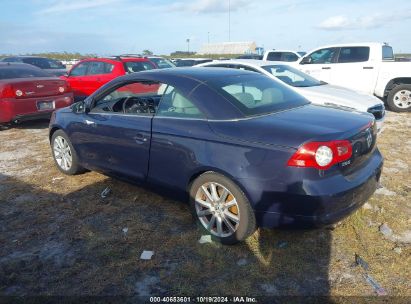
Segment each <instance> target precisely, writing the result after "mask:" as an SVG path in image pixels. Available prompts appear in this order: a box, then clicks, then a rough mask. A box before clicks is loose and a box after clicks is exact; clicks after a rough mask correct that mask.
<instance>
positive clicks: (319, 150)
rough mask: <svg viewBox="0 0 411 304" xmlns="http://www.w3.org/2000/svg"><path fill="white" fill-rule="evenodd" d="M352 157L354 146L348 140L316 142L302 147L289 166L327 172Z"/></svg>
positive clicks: (290, 160) (291, 159)
mask: <svg viewBox="0 0 411 304" xmlns="http://www.w3.org/2000/svg"><path fill="white" fill-rule="evenodd" d="M351 156H352V146H351V143H350V142H349V141H348V140H333V141H327V142H319V141H314V142H309V143H306V144H304V145H302V146H301V147H300V148H299V149H298V150H297V152H295V153H294V155H293V156H292V157H291V158H290V159H289V161H288V163H287V165H288V166H293V167H312V168H317V169H320V170H326V169H328V168H330V167H332V166H333V165H335V164H338V163H340V162H343V161H345V160H348V159H350V158H351Z"/></svg>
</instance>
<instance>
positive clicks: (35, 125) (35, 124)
mask: <svg viewBox="0 0 411 304" xmlns="http://www.w3.org/2000/svg"><path fill="white" fill-rule="evenodd" d="M49 122H50V120H48V119H39V120H28V121H22V122H19V123H9V124H2V125H0V131H4V130H9V129H33V130H39V129H46V128H48V126H49Z"/></svg>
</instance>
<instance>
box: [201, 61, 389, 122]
mask: <svg viewBox="0 0 411 304" xmlns="http://www.w3.org/2000/svg"><path fill="white" fill-rule="evenodd" d="M201 66H203V67H223V68H233V69H241V70H247V71H252V72H257V73H260V74H263V75H266V76H268V77H270V78H272V79H274V80H276V81H282V82H283V83H284V84H286V85H287V86H289V87H291V88H293V89H295V90H296V91H297V92H299V93H300V94H301V95H303V96H304V97H305V98H307V99H308V100H310V101H311V102H312V103H315V104H319V105H324V106H332V107H339V108H342V109H345V110H348V111H360V112H369V113H371V114H373V115H374V116H375V119H376V122H377V128H378V130H381V128H382V124H383V121H384V117H385V108H384V103H383V102H382V101H381V100H380V99H378V98H376V97H374V96H371V95H367V94H360V93H357V92H354V91H352V90H350V89H346V88H343V87H339V86H334V85H330V84H328V83H326V82H324V81H319V80H317V79H315V78H313V77H311V76H310V75H308V74H305V73H303V72H301V71H299V70H297V69H295V68H293V67H291V66H289V65H285V64H284V62H274V61H262V60H251V59H250V60H246V59H237V60H228V61H213V62H209V63H204V64H200V65H198V67H201Z"/></svg>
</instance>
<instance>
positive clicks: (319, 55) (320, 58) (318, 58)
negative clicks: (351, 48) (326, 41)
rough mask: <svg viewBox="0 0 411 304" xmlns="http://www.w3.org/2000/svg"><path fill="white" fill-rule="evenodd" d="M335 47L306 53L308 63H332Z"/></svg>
mask: <svg viewBox="0 0 411 304" xmlns="http://www.w3.org/2000/svg"><path fill="white" fill-rule="evenodd" d="M336 50H337V49H336V48H326V49H321V50H318V51H315V52H313V53H311V54H310V55H308V58H309V59H308V62H307V63H310V64H324V63H332V62H333V58H334V55H335V52H336Z"/></svg>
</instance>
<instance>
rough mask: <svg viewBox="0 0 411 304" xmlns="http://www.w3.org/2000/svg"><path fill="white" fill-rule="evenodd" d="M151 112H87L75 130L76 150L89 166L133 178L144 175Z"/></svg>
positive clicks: (142, 178) (149, 139) (138, 178)
mask: <svg viewBox="0 0 411 304" xmlns="http://www.w3.org/2000/svg"><path fill="white" fill-rule="evenodd" d="M151 121H152V117H151V116H137V115H123V114H106V113H89V114H87V115H84V120H83V122H82V123H83V126H82V128H79V130H80V129H81V130H82V131H81V134H78V136H77V137H78V139H77V141H80V142H78V143H77V147H78V150H79V151H78V153H79V155H80V157H81V159H82V161H83V162H84V163H85V164H86V165H87V166H88V167H90V168H93V169H97V170H100V171H103V172H107V173H108V174H112V175H122V176H125V177H131V178H133V179H137V180H144V179H145V178H146V176H147V170H148V159H149V150H150V141H151Z"/></svg>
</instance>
